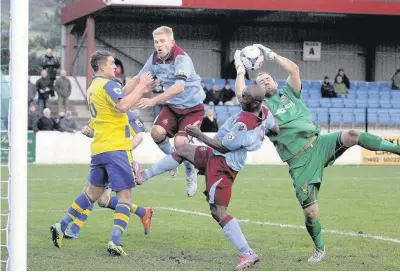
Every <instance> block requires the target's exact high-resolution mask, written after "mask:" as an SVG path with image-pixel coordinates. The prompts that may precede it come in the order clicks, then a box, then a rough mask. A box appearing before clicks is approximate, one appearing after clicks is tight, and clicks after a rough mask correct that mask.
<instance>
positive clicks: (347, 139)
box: [341, 129, 360, 147]
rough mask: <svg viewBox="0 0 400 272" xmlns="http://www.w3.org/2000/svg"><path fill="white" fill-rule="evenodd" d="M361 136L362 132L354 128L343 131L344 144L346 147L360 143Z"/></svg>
mask: <svg viewBox="0 0 400 272" xmlns="http://www.w3.org/2000/svg"><path fill="white" fill-rule="evenodd" d="M359 138H360V132H359V131H357V130H354V129H350V130H348V131H346V132H343V133H342V137H341V140H342V144H343V145H344V146H346V147H351V146H354V145H356V144H358V139H359Z"/></svg>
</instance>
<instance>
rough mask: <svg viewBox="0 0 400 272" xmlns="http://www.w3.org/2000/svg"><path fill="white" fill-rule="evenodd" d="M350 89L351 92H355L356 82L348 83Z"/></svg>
mask: <svg viewBox="0 0 400 272" xmlns="http://www.w3.org/2000/svg"><path fill="white" fill-rule="evenodd" d="M350 89H351V90H356V89H357V82H356V81H351V82H350Z"/></svg>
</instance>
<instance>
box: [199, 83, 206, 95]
mask: <svg viewBox="0 0 400 272" xmlns="http://www.w3.org/2000/svg"><path fill="white" fill-rule="evenodd" d="M200 85H201V87H202V88H203V91H204V93H205V94H207V92H208V88H207V86H206V84H205V83H204V81H203V80H202V81H201V83H200Z"/></svg>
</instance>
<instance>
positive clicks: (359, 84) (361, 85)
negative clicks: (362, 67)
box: [357, 81, 368, 90]
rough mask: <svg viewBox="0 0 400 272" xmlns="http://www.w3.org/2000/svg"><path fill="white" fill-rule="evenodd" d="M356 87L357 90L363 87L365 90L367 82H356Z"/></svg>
mask: <svg viewBox="0 0 400 272" xmlns="http://www.w3.org/2000/svg"><path fill="white" fill-rule="evenodd" d="M357 89H358V90H360V89H365V90H367V89H368V82H364V81H360V82H358V84H357Z"/></svg>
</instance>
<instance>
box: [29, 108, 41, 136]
mask: <svg viewBox="0 0 400 272" xmlns="http://www.w3.org/2000/svg"><path fill="white" fill-rule="evenodd" d="M38 119H39V114H38V113H37V112H36V105H35V104H34V103H31V104H30V105H29V111H28V130H33V124H34V123H35V122H36V120H38Z"/></svg>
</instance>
